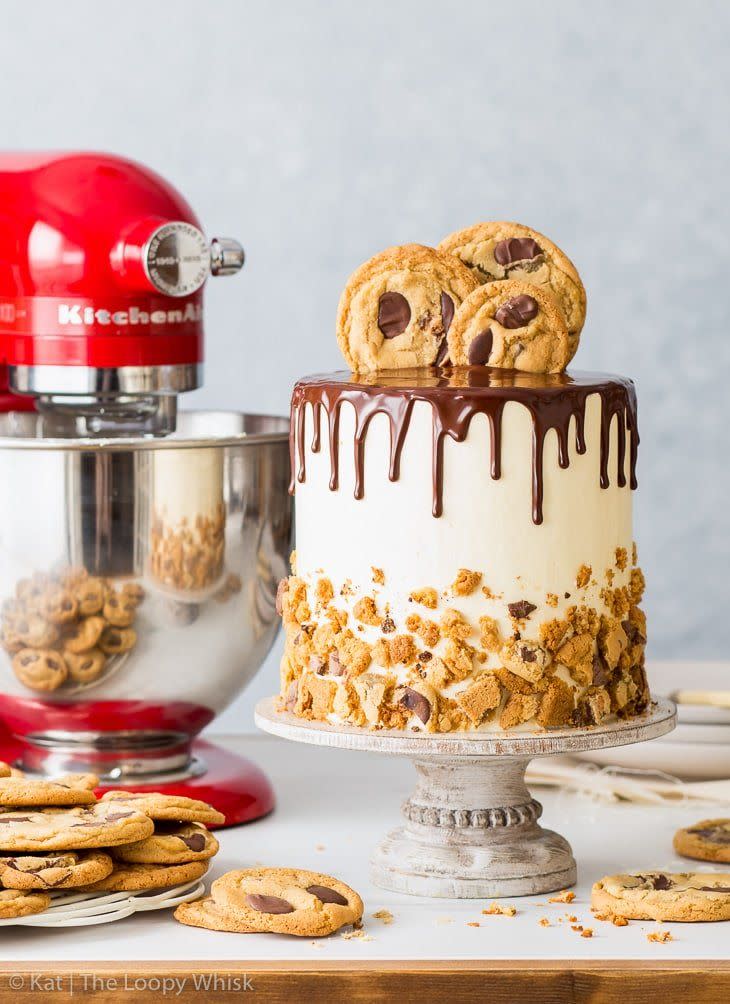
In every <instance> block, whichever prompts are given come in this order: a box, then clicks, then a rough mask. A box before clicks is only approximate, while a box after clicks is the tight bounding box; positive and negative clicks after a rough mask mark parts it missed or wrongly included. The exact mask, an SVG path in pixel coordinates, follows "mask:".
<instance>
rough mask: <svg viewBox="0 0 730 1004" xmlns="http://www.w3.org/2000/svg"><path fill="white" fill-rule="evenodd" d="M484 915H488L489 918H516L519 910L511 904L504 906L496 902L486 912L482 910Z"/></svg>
mask: <svg viewBox="0 0 730 1004" xmlns="http://www.w3.org/2000/svg"><path fill="white" fill-rule="evenodd" d="M482 913H483V914H486V916H488V917H514V915H515V914H516V913H517V909H516V907H514V906H511V905H510V904H508V905H507V906H502V904H501V903H498V902H496V901H495V902H493V903H490V904H489V906H488V907H487V908H486V909H485V910H482Z"/></svg>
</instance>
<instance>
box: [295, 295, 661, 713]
mask: <svg viewBox="0 0 730 1004" xmlns="http://www.w3.org/2000/svg"><path fill="white" fill-rule="evenodd" d="M503 285H504V284H502V286H503ZM464 372H465V371H461V374H460V371H458V370H454V372H453V374H452V375H451V376H446V375H443V374H441V375H434V376H430V377H426V376H424V375H423V373H422V371H418V374H408V373H403V374H400V373H399V374H393V375H392V376H381V377H376V378H372V379H371V378H370V376H368V377H367V378H363V379H362V380H357V379H354V378H351V377H347V378H343V377H340V376H339V375H334V376H332V377H330V378H318V377H315V378H311V379H310V380H305V381H301V382H300V384H298V385H297V387H296V388H295V392H294V404H293V411H292V431H291V444H292V459H293V464H292V469H293V472H294V483H295V485H296V492H297V539H298V553H297V560H296V571H294V570H293V572H294V574H292V576H290V577H289V578H288V579H285V580H283V581H282V583H281V584H280V586H279V589H278V595H277V608H278V610H279V612H280V615H281V616H282V618H283V621H284V628H285V632H286V645H285V652H284V657H283V659H282V664H281V707H282V709H284V710H286V711H288V712H290V713H292V714H295V715H297V716H299V717H303V718H306V719H310V720H316V721H324V722H329V723H331V724H337V723H347V724H349V725H354V726H357V727H362V728H368V729H383V728H387V729H402V730H409V731H413V732H415V733H433V732H450V731H454V730H472V729H479V728H482V729H495V730H500V729H501V730H506V731H513V730H518V731H527V730H538V731H539V730H542V729H552V728H564V727H591V726H595V725H598V724H601V723H604V722H607V721H610V720H612V719H614V718H616V717H631V716H632V715H637V714H640V713H642V712H643V711H644V710H645V709H646V708H647V707H648V703H649V691H648V687H647V682H646V675H645V670H644V648H645V644H646V620H645V617H644V614H643V612H642V610H641V607H640V605H639V604H640V600H641V595H642V592H643V589H644V578H643V575H642V573H641V570H640V569H639V567H638V566H637V565H636V564H635V560H636V552H635V548H634V547H633V543H632V534H631V487H632V486H633V484H634V464H635V459H636V444H637V441H638V437H637V434H636V411H635V398H634V393H633V386H632V385H631V384H630V382H628V381H624V380H622V379H620V378H614V377H591V376H590V375H587V374H586V375H583V374H578V375H575V376H571V377H568V376H567V375H564V374H560V375H557V376H546V375H531V374H517V373H514V372H512V373H508V372H507V371H499V370H495V369H488V368H486V367H485V368H480V369H478V370H477V369H474V370H469V371H466V372H467V376H468V379H466V380H465V379H463V378H462V376H463V374H464ZM324 430H326V432H325V431H324ZM353 447H354V448H353ZM429 475H430V479H431V486H432V488H433V492H434V494H433V500H432V501H433V505H432V507H429V506H428V487H429ZM531 495H532V499H531V498H530V496H531ZM530 501H532V505H531V504H530ZM373 569H377V570H378V574H377V576H376V575H374V573H373Z"/></svg>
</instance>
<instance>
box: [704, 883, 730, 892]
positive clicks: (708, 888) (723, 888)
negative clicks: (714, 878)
mask: <svg viewBox="0 0 730 1004" xmlns="http://www.w3.org/2000/svg"><path fill="white" fill-rule="evenodd" d="M698 888H699V889H701V890H702V892H730V886H727V885H701V886H698Z"/></svg>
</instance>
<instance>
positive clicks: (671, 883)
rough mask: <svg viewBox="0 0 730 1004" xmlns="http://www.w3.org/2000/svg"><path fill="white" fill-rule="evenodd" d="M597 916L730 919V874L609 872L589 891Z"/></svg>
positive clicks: (693, 919) (641, 918) (678, 919)
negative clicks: (612, 873)
mask: <svg viewBox="0 0 730 1004" xmlns="http://www.w3.org/2000/svg"><path fill="white" fill-rule="evenodd" d="M591 909H592V910H593V912H594V913H595V914H596V916H597V917H598V918H599V919H611V918H614V917H622V918H625V919H626V920H659V921H682V922H701V921H716V920H730V876H727V875H723V874H718V873H717V872H704V873H703V872H681V873H678V874H674V873H671V872H648V873H643V874H636V875H608V876H606V877H605V878H602V879H601V880H600V881H599V882H596V883H595V885H594V886H593V889H592V891H591Z"/></svg>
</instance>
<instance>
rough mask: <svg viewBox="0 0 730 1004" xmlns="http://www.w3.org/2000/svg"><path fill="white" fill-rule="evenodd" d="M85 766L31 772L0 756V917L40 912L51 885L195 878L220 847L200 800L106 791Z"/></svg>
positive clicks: (216, 819) (127, 886)
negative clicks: (60, 772) (47, 773)
mask: <svg viewBox="0 0 730 1004" xmlns="http://www.w3.org/2000/svg"><path fill="white" fill-rule="evenodd" d="M98 783H99V781H98V778H97V777H95V776H94V775H92V774H67V775H65V776H64V777H60V778H58V779H56V780H52V781H51V780H45V779H39V780H36V779H32V778H27V777H24V776H23V775H22V773H21V772H19V771H15V770H12V769H11V768H10V767H8V766H7V764H0V919H2V920H5V919H9V918H18V917H23V916H27V915H29V914H34V913H41V912H42V911H43V910H45V909H47V908H48V906H49V905H50V903H51V896H50V893H51V892H55V891H58V890H63V891H67V890H73V891H74V892H90V893H93V892H140V891H145V890H148V889H164V888H169V887H171V886H176V885H179V884H181V883H183V882H189V881H192V880H194V879H197V878H200V877H201V876H202V875H204V874H205V872H206V871H207V870H208V863H209V861H210V859H211V858H212V857H213V855H214V854H216V852H217V851H218V841H217V840H216V839H215V837H214V836H213V835H212V833H210V832H209V831H208V829H207V828H206V825H205V824H207V823H213V824H220V823H223V822H224V821H225V818H224V816H223V815H221V813H219V812H217V811H216V810H215V809H213V808H212V806H210V805H208V804H207V803H205V802H200V801H197V800H196V799H192V798H183V797H178V796H174V795H162V794H157V793H148V794H138V793H130V792H125V791H110V792H107V793H106V795H104V796H103V798H102V799H100V800H97V797H96V795H95V794H94V788H96V786H97V785H98Z"/></svg>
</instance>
